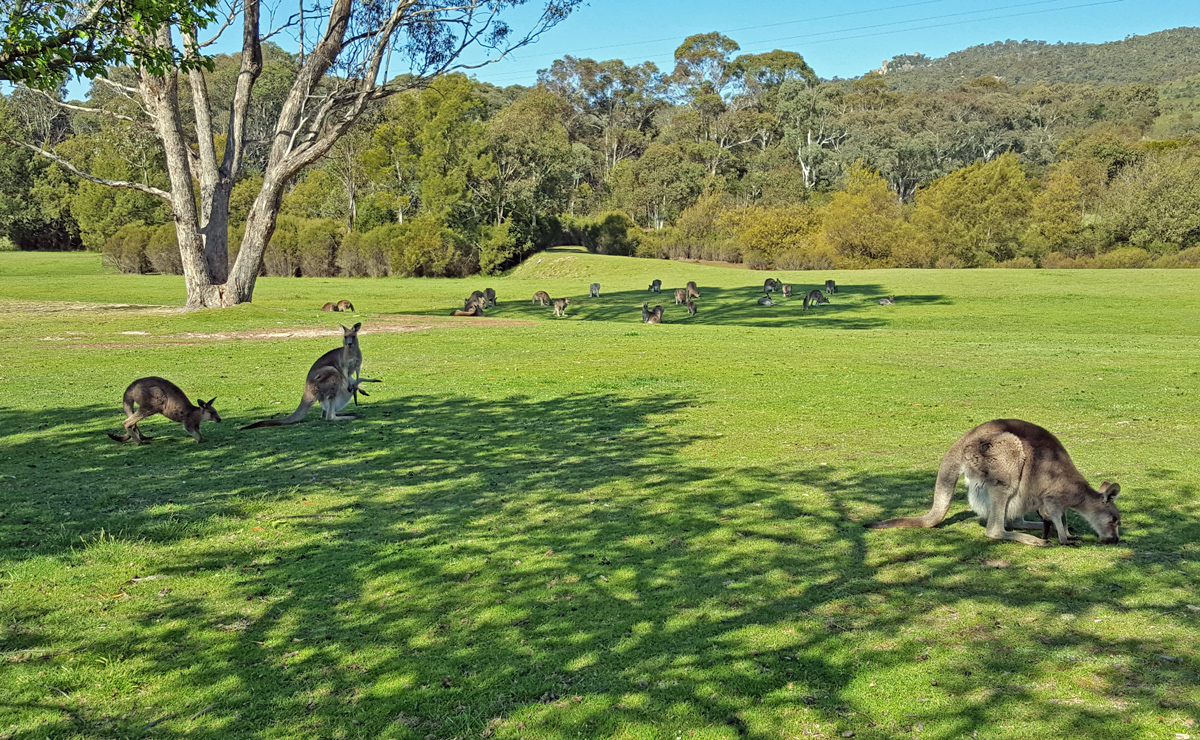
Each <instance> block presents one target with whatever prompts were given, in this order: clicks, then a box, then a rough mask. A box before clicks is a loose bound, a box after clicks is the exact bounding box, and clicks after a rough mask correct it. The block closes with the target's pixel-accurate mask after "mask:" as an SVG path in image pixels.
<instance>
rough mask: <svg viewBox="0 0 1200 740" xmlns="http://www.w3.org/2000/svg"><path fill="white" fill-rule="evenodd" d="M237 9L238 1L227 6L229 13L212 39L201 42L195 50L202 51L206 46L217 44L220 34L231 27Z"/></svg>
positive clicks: (235, 0) (234, 0)
mask: <svg viewBox="0 0 1200 740" xmlns="http://www.w3.org/2000/svg"><path fill="white" fill-rule="evenodd" d="M239 7H240V3H239V2H238V0H233V2H232V3H230V4H229V13H227V14H226V15H225V20H223V21H221V26H220V28H218V29H217V32H216V33H214V34H213V35H212V38H210V39H209V40H208V41H202V42H200V43H197V44H196V48H197V49H203V48H204V47H206V46H211V45H213V44H215V43H217V41H218V40H219V39H220V38H221V34H223V33H225V30H226V29H228V28H229V27H230V26H231V25H233V21H234V19H235V18H237V14H238V8H239Z"/></svg>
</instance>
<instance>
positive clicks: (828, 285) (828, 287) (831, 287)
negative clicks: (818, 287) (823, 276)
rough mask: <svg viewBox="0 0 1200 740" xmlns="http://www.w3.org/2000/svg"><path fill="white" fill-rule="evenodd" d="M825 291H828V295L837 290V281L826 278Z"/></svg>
mask: <svg viewBox="0 0 1200 740" xmlns="http://www.w3.org/2000/svg"><path fill="white" fill-rule="evenodd" d="M825 292H826V293H829V294H830V295H832V294H834V293H836V292H837V283H835V282H833V281H832V280H826V281H825Z"/></svg>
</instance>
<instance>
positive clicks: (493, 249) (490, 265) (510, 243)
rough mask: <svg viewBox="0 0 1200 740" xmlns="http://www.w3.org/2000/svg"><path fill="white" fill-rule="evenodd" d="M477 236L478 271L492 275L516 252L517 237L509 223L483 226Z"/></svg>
mask: <svg viewBox="0 0 1200 740" xmlns="http://www.w3.org/2000/svg"><path fill="white" fill-rule="evenodd" d="M481 232H482V233H481V234H480V238H479V271H480V272H481V273H483V274H484V275H494V274H495V273H497V272H499V271H500V270H501V269H502V268H503V267H504V264H505V263H506V262H508V261H509V260H510V259H511V258H512V257H513V256H514V255H516V254H517V239H516V236H515V235H514V234H513V233H512V229H511V228H510V224H508V223H503V224H500V225H499V226H484V227H483V228H482V229H481Z"/></svg>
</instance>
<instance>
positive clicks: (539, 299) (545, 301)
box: [530, 290, 550, 306]
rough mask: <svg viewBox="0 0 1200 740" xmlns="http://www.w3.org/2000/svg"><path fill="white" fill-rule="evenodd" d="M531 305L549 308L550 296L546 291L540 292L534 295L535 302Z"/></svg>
mask: <svg viewBox="0 0 1200 740" xmlns="http://www.w3.org/2000/svg"><path fill="white" fill-rule="evenodd" d="M530 303H536V304H538V305H541V306H549V305H550V294H549V293H547V292H546V291H544V290H539V291H538V292H536V293H534V294H533V300H532V301H530Z"/></svg>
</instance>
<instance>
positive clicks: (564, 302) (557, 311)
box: [554, 298, 571, 316]
mask: <svg viewBox="0 0 1200 740" xmlns="http://www.w3.org/2000/svg"><path fill="white" fill-rule="evenodd" d="M569 305H571V299H570V298H555V299H554V315H555V316H566V315H567V306H569Z"/></svg>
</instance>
